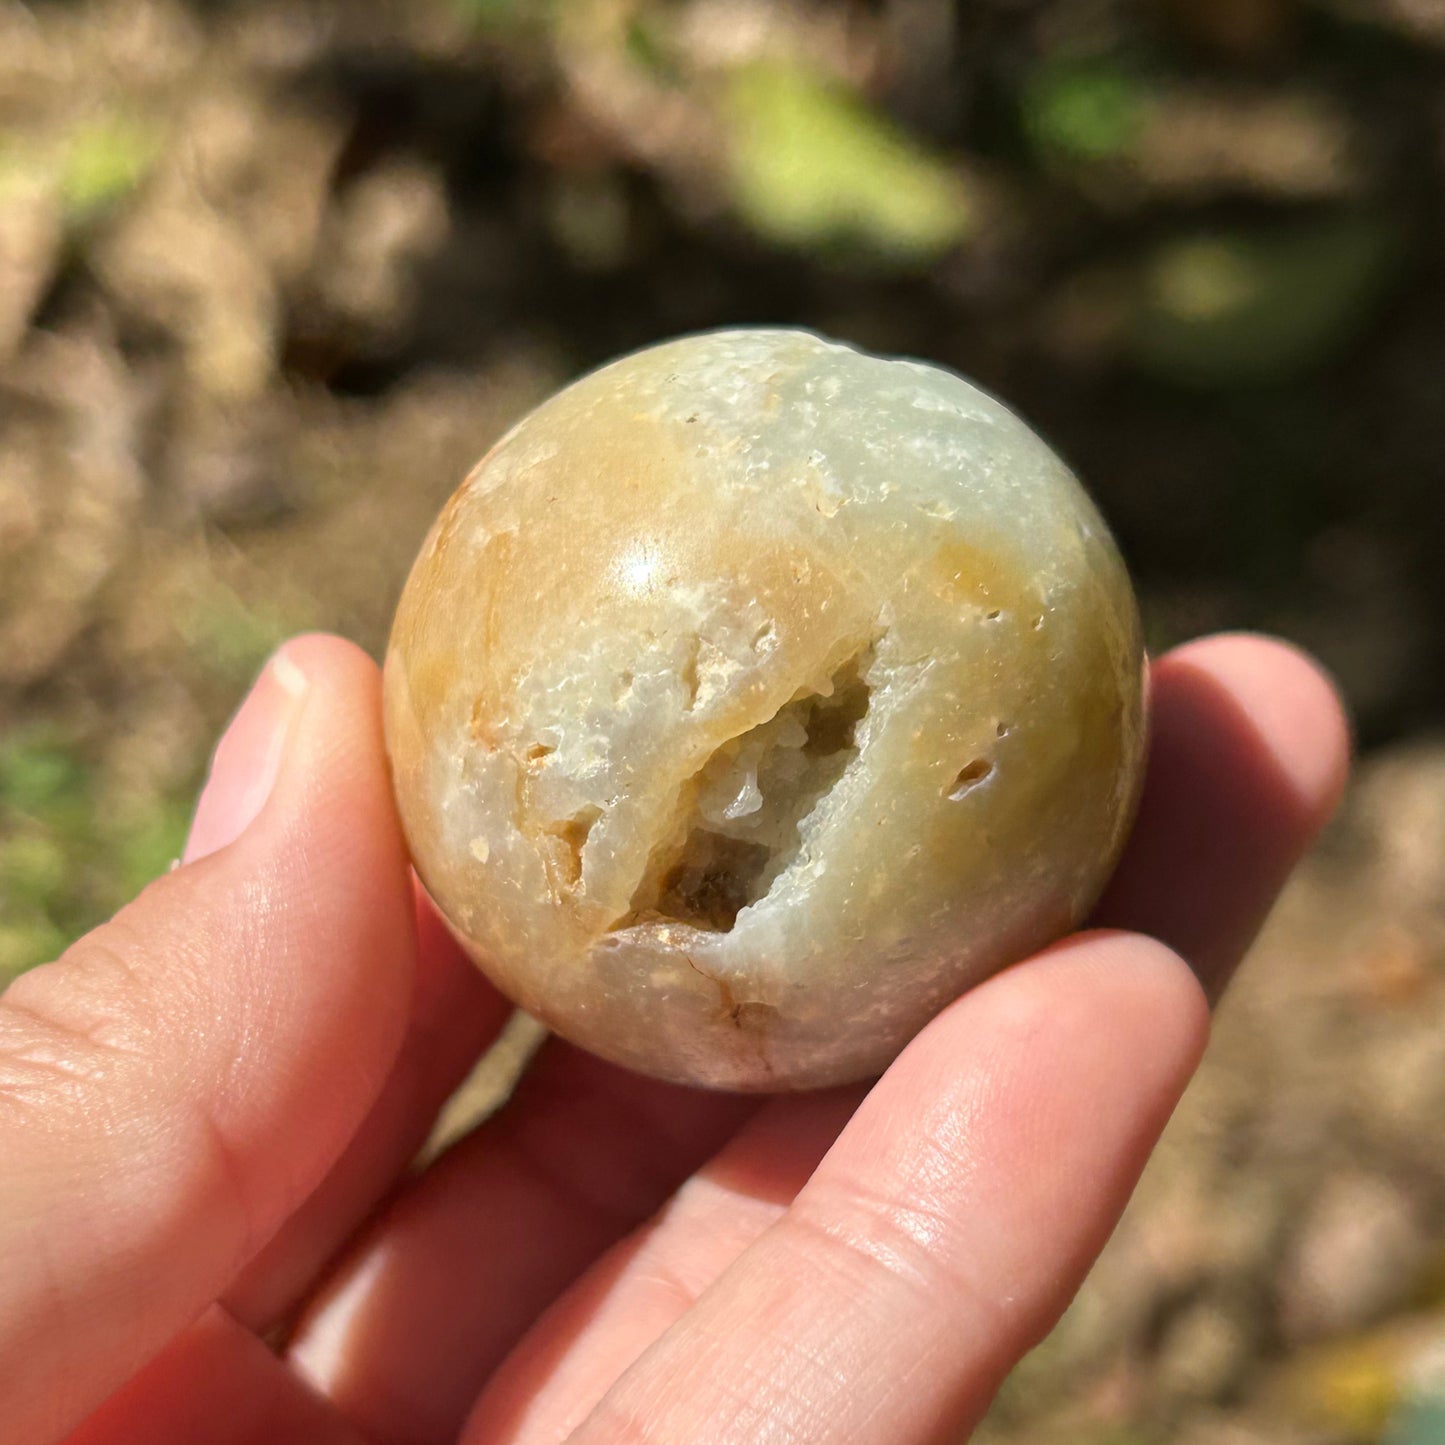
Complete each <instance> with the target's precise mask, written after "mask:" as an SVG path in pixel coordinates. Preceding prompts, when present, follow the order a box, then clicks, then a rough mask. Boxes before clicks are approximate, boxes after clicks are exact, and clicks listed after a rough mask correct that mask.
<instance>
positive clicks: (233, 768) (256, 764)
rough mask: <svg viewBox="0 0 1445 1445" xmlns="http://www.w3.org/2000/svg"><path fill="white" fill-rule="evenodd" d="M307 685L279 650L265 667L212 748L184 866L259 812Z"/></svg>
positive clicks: (243, 828)
mask: <svg viewBox="0 0 1445 1445" xmlns="http://www.w3.org/2000/svg"><path fill="white" fill-rule="evenodd" d="M306 687H307V682H306V674H305V673H304V672H302V670H301V669H300V668H299V667H298V666H297V665H296V663H295V662H294V661H292V659H291V658H289V657H288V656H287V655H286V652H285V649H284V648H283V649H282V650H281V651H280V652H278V653H277V654H276V655H275V656H274V657H273V658H272V659H271V661H270V662H268V663H267V664H266V667H265V669H264V670H263V671H262V673H261V676H260V677H259V678H257V679H256V685H255V686H254V687H253V688H252V689H251V691H250V693H249V694H248V695H247V697H246V700H245V702H243V703H242V704H241V708H240V711H239V712H237V714H236V716H235V717H234V718H232V719H231V725H230V726H229V727H228V728H227V729H226V731H225V734H224V736H223V737H222V738H221V741H220V742H219V743H218V744H217V745H216V752H215V755H214V756H213V757H212V759H211V772H210V776H209V777H208V778H207V779H206V786H205V787H204V788H203V789H202V790H201V796H200V800H199V802H197V804H196V816H195V818H194V819H193V820H192V822H191V832H190V837H189V838H187V840H186V851H185V856H184V858H183V860H182V861H183V862H186V863H193V862H195V860H196V859H197V858H204V857H205V856H206V855H207V854H208V853H214V852H216V851H217V850H218V849H220V848H224V847H226V845H227V844H228V843H234V842H235V841H236V839H237V838H239V837H240V836H241V834H242V833H244V832H245V831H246V829H247V827H249V826H250V824H251V823H252V821H253V820H254V819H255V817H256V815H257V814H258V813H259V812H260V811H261V809H262V807H263V806H264V804H265V802H266V799H267V798H268V797H269V796H270V795H271V789H272V787H273V786H274V785H275V782H276V775H277V773H278V772H279V771H280V769H281V759H282V757H283V756H284V755H285V752H286V743H287V740H288V738H289V737H290V735H291V727H292V724H293V723H294V722H295V720H296V717H297V715H298V714H299V712H300V711H301V703H302V700H303V699H304V697H305V695H306Z"/></svg>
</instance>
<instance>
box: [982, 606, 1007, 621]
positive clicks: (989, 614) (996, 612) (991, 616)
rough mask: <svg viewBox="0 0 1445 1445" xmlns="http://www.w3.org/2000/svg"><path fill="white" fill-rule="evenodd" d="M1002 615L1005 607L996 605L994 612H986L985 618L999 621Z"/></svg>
mask: <svg viewBox="0 0 1445 1445" xmlns="http://www.w3.org/2000/svg"><path fill="white" fill-rule="evenodd" d="M1002 616H1003V608H1001V607H995V608H994V609H993V611H992V612H987V613H985V614H984V617H985V620H986V621H989V622H997V621H998V620H999V618H1000V617H1002Z"/></svg>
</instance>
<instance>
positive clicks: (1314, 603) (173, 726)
mask: <svg viewBox="0 0 1445 1445" xmlns="http://www.w3.org/2000/svg"><path fill="white" fill-rule="evenodd" d="M760 321H768V322H786V323H798V324H802V325H807V326H811V327H816V328H819V329H821V330H824V331H826V332H829V333H832V334H834V335H837V336H840V337H843V338H846V339H850V340H854V341H857V342H860V343H862V344H864V345H867V346H869V347H873V348H878V349H882V350H886V351H897V352H905V353H911V354H914V355H918V356H922V357H926V358H929V359H933V360H936V361H940V362H943V363H946V364H947V365H949V366H952V367H955V368H957V369H959V370H962V371H964V372H966V373H968V374H970V375H972V376H974V377H976V378H978V379H979V380H980V381H981V382H982V383H983V384H984V385H986V386H988V387H989V388H991V389H992V390H994V391H996V392H998V393H1000V394H1001V395H1002V396H1004V397H1005V398H1006V399H1008V400H1009V401H1010V402H1011V403H1012V404H1013V405H1015V406H1016V407H1017V408H1018V409H1020V410H1021V411H1022V412H1023V413H1024V414H1025V415H1026V416H1028V417H1029V418H1030V419H1031V420H1032V421H1033V422H1034V423H1035V424H1036V425H1037V426H1038V427H1039V428H1040V429H1041V430H1042V431H1043V432H1045V434H1047V435H1048V436H1049V437H1051V438H1052V440H1053V441H1054V443H1055V444H1056V445H1057V446H1058V447H1059V448H1060V449H1061V450H1062V451H1063V452H1064V453H1065V454H1066V455H1067V456H1068V457H1069V458H1071V460H1072V461H1073V462H1074V463H1075V464H1076V466H1077V467H1078V469H1079V470H1080V471H1081V473H1082V474H1083V476H1084V477H1085V479H1086V480H1087V482H1088V484H1089V485H1090V486H1091V488H1092V489H1093V490H1094V492H1095V493H1096V495H1097V496H1098V498H1099V500H1100V502H1101V504H1102V507H1103V509H1104V511H1105V513H1106V514H1107V515H1108V517H1109V518H1110V519H1111V521H1112V522H1113V524H1114V526H1115V528H1116V530H1117V532H1118V534H1119V537H1120V539H1121V541H1122V543H1123V546H1124V549H1125V551H1126V553H1127V554H1128V556H1129V559H1130V561H1131V564H1132V566H1133V568H1134V571H1135V575H1136V577H1137V579H1138V582H1139V585H1140V588H1141V594H1142V600H1143V604H1144V610H1145V614H1146V619H1147V627H1148V635H1149V639H1150V643H1151V646H1153V647H1155V648H1160V647H1164V646H1167V645H1169V644H1170V643H1172V642H1175V641H1177V640H1180V639H1182V638H1185V637H1188V636H1190V635H1192V634H1194V633H1196V632H1199V631H1202V630H1205V629H1210V628H1217V627H1240V626H1243V627H1263V628H1269V629H1273V630H1277V631H1280V632H1283V633H1284V634H1286V635H1288V636H1290V637H1293V638H1295V639H1297V640H1299V641H1300V642H1302V643H1304V644H1305V645H1307V646H1309V647H1311V648H1313V649H1315V650H1316V651H1317V652H1319V653H1320V654H1321V655H1322V656H1323V657H1324V658H1325V660H1326V661H1327V662H1328V663H1329V665H1330V666H1331V667H1332V668H1333V669H1334V670H1335V672H1336V674H1337V676H1338V677H1339V678H1340V679H1341V682H1342V685H1343V687H1344V689H1345V691H1346V692H1347V694H1348V696H1349V699H1350V702H1351V705H1352V707H1353V710H1354V713H1355V717H1356V719H1357V723H1358V728H1359V734H1360V738H1361V742H1362V747H1363V752H1364V757H1363V763H1362V767H1361V770H1360V774H1359V778H1358V781H1357V784H1356V786H1355V788H1354V790H1353V792H1352V795H1351V797H1350V799H1349V801H1348V803H1347V806H1346V808H1345V810H1344V813H1343V815H1342V817H1341V818H1340V820H1339V821H1338V823H1337V824H1336V825H1335V827H1334V828H1333V829H1332V831H1331V833H1330V834H1329V835H1328V837H1327V838H1326V840H1325V842H1324V844H1323V845H1322V846H1321V847H1320V849H1319V850H1318V851H1317V854H1316V856H1315V857H1314V858H1313V859H1312V860H1311V861H1310V863H1309V865H1308V866H1307V867H1306V869H1305V870H1304V871H1303V873H1302V875H1301V877H1300V878H1299V879H1298V881H1297V882H1296V884H1295V885H1294V886H1293V888H1292V889H1291V891H1290V893H1289V894H1288V896H1287V898H1286V899H1285V901H1284V903H1283V904H1282V906H1281V907H1280V909H1279V910H1278V912H1277V915H1276V917H1275V919H1274V921H1273V922H1272V924H1271V926H1270V929H1269V931H1268V932H1267V934H1266V936H1265V938H1264V939H1263V941H1262V942H1261V944H1260V946H1259V948H1258V950H1257V952H1256V956H1255V958H1254V960H1253V962H1252V965H1251V967H1250V968H1249V970H1247V973H1246V975H1245V977H1244V978H1243V979H1242V981H1241V983H1240V986H1239V988H1238V989H1237V991H1236V993H1235V994H1234V996H1233V997H1232V998H1231V999H1230V1000H1229V1002H1228V1003H1227V1005H1226V1007H1225V1008H1224V1010H1223V1015H1222V1018H1221V1021H1220V1026H1219V1032H1218V1037H1217V1044H1216V1047H1215V1049H1214V1051H1213V1053H1212V1055H1211V1058H1210V1060H1209V1062H1208V1064H1207V1066H1206V1068H1205V1071H1204V1073H1203V1075H1202V1076H1201V1078H1200V1080H1199V1081H1198V1083H1197V1084H1196V1086H1195V1087H1194V1089H1193V1090H1192V1091H1191V1093H1190V1095H1189V1098H1188V1099H1187V1101H1186V1103H1185V1106H1184V1108H1183V1109H1182V1111H1181V1113H1180V1115H1179V1116H1178V1118H1177V1119H1176V1121H1175V1123H1174V1125H1173V1126H1172V1128H1171V1130H1170V1133H1169V1135H1168V1138H1167V1141H1166V1144H1165V1147H1164V1149H1163V1150H1162V1152H1161V1154H1160V1156H1159V1158H1158V1159H1157V1160H1156V1162H1155V1163H1154V1165H1153V1166H1151V1169H1150V1172H1149V1174H1148V1176H1147V1177H1146V1180H1145V1183H1144V1186H1143V1188H1142V1190H1141V1192H1140V1195H1139V1197H1138V1199H1137V1201H1136V1203H1135V1205H1134V1206H1133V1207H1132V1209H1131V1211H1130V1214H1129V1216H1128V1218H1127V1220H1126V1222H1125V1224H1124V1226H1123V1227H1122V1229H1121V1230H1120V1232H1119V1234H1118V1236H1117V1237H1116V1238H1115V1240H1114V1242H1113V1244H1112V1245H1111V1246H1110V1248H1109V1251H1108V1253H1107V1254H1106V1256H1105V1258H1104V1260H1103V1262H1102V1263H1101V1264H1100V1266H1099V1268H1098V1269H1097V1270H1096V1272H1095V1274H1094V1277H1093V1278H1092V1280H1091V1282H1090V1284H1089V1285H1088V1287H1087V1288H1086V1290H1085V1292H1084V1294H1083V1296H1082V1297H1081V1298H1080V1300H1079V1302H1078V1304H1077V1305H1076V1307H1075V1308H1074V1310H1073V1311H1072V1313H1071V1315H1070V1316H1069V1317H1068V1319H1067V1320H1066V1321H1065V1323H1064V1325H1063V1327H1062V1328H1061V1329H1060V1330H1059V1331H1058V1332H1057V1333H1056V1335H1055V1336H1054V1337H1053V1338H1052V1339H1051V1340H1050V1341H1049V1342H1048V1343H1047V1344H1046V1345H1045V1346H1044V1347H1043V1348H1042V1349H1041V1350H1040V1351H1039V1352H1038V1353H1037V1355H1036V1356H1034V1357H1033V1358H1032V1359H1031V1360H1030V1361H1029V1362H1027V1363H1026V1365H1025V1367H1024V1368H1023V1369H1022V1370H1021V1371H1020V1372H1019V1373H1018V1374H1017V1375H1016V1377H1015V1378H1014V1380H1013V1381H1012V1382H1011V1383H1010V1385H1009V1386H1008V1388H1007V1390H1006V1392H1005V1395H1004V1397H1003V1399H1002V1400H1001V1401H1000V1403H999V1405H998V1408H997V1409H996V1411H995V1412H994V1416H993V1418H992V1419H991V1420H990V1422H989V1424H988V1426H987V1428H986V1431H985V1438H986V1439H987V1441H989V1442H995V1445H1000V1442H1005V1441H1006V1442H1017V1445H1025V1442H1027V1445H1052V1442H1065V1441H1067V1442H1069V1445H1163V1442H1170V1445H1173V1442H1180V1445H1356V1442H1377V1441H1387V1442H1389V1445H1440V1442H1445V741H1442V735H1441V733H1440V731H1439V729H1440V723H1441V718H1442V707H1445V605H1442V603H1445V566H1442V565H1441V560H1440V559H1441V554H1442V545H1445V501H1442V498H1441V492H1442V486H1445V0H1135V3H1124V0H959V3H956V4H950V3H946V0H873V3H862V0H856V3H842V0H832V3H822V0H816V3H803V0H796V3H789V0H672V3H670V0H551V3H548V0H412V3H393V4H386V3H381V0H344V3H343V0H331V3H324V0H284V3H282V0H277V3H242V0H236V3H230V4H223V3H216V4H202V3H199V0H195V3H191V4H186V3H183V0H73V3H61V0H51V3H41V0H32V3H28V4H22V3H18V0H0V982H3V980H4V979H5V978H6V977H8V976H10V975H13V974H14V973H16V972H18V971H19V970H21V969H24V968H25V967H27V966H29V965H31V964H33V963H35V962H38V961H40V960H42V959H45V958H47V957H49V956H51V955H52V954H53V953H54V952H55V951H56V950H58V949H59V948H61V947H62V946H63V945H64V944H65V943H66V942H67V940H69V939H70V938H71V937H72V936H74V935H75V934H76V933H77V932H78V931H80V930H82V929H84V928H86V927H88V926H89V925H90V924H91V923H93V922H94V921H96V920H97V919H98V918H100V917H102V916H103V915H105V914H106V913H108V912H109V911H111V910H112V909H113V908H114V907H115V906H116V905H117V904H118V903H120V902H121V901H122V900H123V899H125V898H126V897H127V896H129V895H130V894H131V893H132V892H133V891H134V890H136V889H137V888H138V887H139V886H140V885H141V884H143V883H144V882H145V881H146V880H147V879H148V878H150V877H152V876H154V875H155V874H156V873H158V872H159V871H161V870H163V869H164V868H165V867H166V866H167V864H168V863H169V862H170V860H171V859H172V858H173V857H175V856H176V854H177V853H178V852H179V850H180V846H181V840H182V836H183V833H184V829H185V826H186V821H187V818H188V815H189V811H190V807H191V803H192V799H193V797H194V794H195V790H196V788H197V786H198V782H199V780H200V778H201V776H202V773H203V770H204V766H205V761H206V757H207V753H208V750H209V747H210V744H211V742H212V740H213V738H214V737H215V735H216V732H217V729H218V728H219V727H220V726H221V724H222V723H223V721H224V719H225V718H226V716H227V715H228V713H229V711H230V710H231V709H232V708H233V707H234V706H235V703H236V701H237V699H238V697H239V696H240V693H241V692H242V690H243V689H244V688H245V686H246V685H247V684H248V683H249V681H250V680H251V678H252V676H253V675H254V672H255V670H256V669H257V668H258V666H259V665H260V664H261V662H262V661H263V659H264V658H265V656H266V654H267V653H268V651H269V650H270V648H271V647H272V646H273V645H274V643H275V642H276V641H277V640H278V639H280V638H281V637H283V636H285V635H287V634H289V633H291V632H293V631H295V630H297V629H301V628H312V627H324V628H334V629H338V630H340V631H342V632H344V633H346V634H348V635H350V636H352V637H354V638H356V639H357V640H359V641H360V642H362V643H363V644H364V645H366V646H367V647H369V648H371V649H372V650H373V651H375V652H378V653H379V651H380V649H381V648H382V646H383V644H384V639H385V634H386V627H387V623H388V619H389V616H390V612H391V608H392V605H393V603H394V601H395V598H396V595H397V592H398V590H399V587H400V583H401V580H402V577H403V574H404V571H405V568H406V566H407V564H408V563H409V561H410V559H411V556H412V554H413V552H414V550H415V548H416V546H417V544H418V542H419V540H420V538H421V535H422V533H423V531H424V530H425V528H426V526H427V524H428V522H429V521H430V519H431V517H432V516H433V515H434V513H435V512H436V510H437V509H438V508H439V506H440V505H441V503H442V501H443V500H444V498H445V497H446V495H447V494H448V493H449V492H450V490H451V489H452V487H453V486H454V485H455V484H456V482H457V481H458V480H459V479H460V478H461V476H462V475H463V473H464V472H465V471H466V469H467V468H468V467H469V465H470V463H471V462H472V461H473V460H474V459H475V458H476V457H477V456H479V455H480V454H481V452H482V451H484V450H485V448H486V447H487V446H488V444H489V443H490V442H491V441H492V440H493V439H494V437H495V436H496V435H497V434H498V433H499V432H500V430H501V429H502V428H504V427H505V426H506V425H508V424H509V423H510V422H511V421H512V420H515V419H516V418H517V417H518V416H519V415H520V414H521V413H522V412H523V411H524V410H525V409H527V408H528V407H529V406H531V405H532V404H533V403H535V402H536V401H538V400H540V399H541V398H542V397H543V396H544V395H545V394H546V393H547V392H549V391H550V390H551V389H553V388H554V387H556V386H557V385H559V384H560V383H562V382H563V381H565V380H566V379H567V378H569V377H571V376H573V375H575V374H576V373H577V372H578V371H579V370H581V369H583V368H586V367H589V366H592V365H594V364H596V363H598V362H600V361H602V360H604V359H606V358H608V357H610V356H612V355H613V354H615V353H617V352H619V351H622V350H624V349H627V348H631V347H635V346H638V345H642V344H645V343H647V342H650V341H653V340H656V339H659V338H662V337H664V336H667V335H670V334H672V333H675V332H678V331H683V330H688V329H693V328H699V327H707V326H715V325H718V324H722V323H735V322H760Z"/></svg>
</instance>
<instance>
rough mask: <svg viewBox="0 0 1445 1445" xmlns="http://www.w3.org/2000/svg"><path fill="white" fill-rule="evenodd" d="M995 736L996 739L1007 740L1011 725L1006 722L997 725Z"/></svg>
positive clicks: (995, 725) (994, 729)
mask: <svg viewBox="0 0 1445 1445" xmlns="http://www.w3.org/2000/svg"><path fill="white" fill-rule="evenodd" d="M993 735H994V737H996V738H1006V737H1007V736H1008V735H1009V725H1008V724H1007V723H1006V722H1000V723H995V724H994V727H993Z"/></svg>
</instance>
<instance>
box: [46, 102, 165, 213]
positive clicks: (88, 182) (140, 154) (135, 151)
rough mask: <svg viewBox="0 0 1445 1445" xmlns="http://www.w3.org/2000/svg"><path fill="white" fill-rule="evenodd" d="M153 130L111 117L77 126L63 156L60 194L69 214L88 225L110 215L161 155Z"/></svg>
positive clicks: (128, 118)
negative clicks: (104, 213) (104, 214)
mask: <svg viewBox="0 0 1445 1445" xmlns="http://www.w3.org/2000/svg"><path fill="white" fill-rule="evenodd" d="M160 141H161V137H160V136H159V134H158V133H157V131H156V129H155V127H154V126H151V125H148V124H146V123H144V122H142V121H140V120H138V119H136V118H134V117H129V116H123V115H118V116H111V117H108V118H106V119H104V120H98V121H92V122H89V123H88V124H85V125H82V126H79V127H77V128H76V129H75V130H74V131H72V132H71V133H70V135H69V136H68V137H67V139H66V141H65V143H64V145H63V146H62V148H61V156H60V194H61V198H62V200H63V202H64V204H65V209H66V213H67V214H68V215H69V216H70V217H71V219H72V220H74V221H84V220H87V219H89V218H90V217H91V216H94V215H96V214H97V213H98V212H101V211H104V210H108V209H109V208H110V207H111V206H113V205H115V204H116V203H117V202H119V201H121V200H124V198H125V197H126V196H128V195H130V193H131V192H132V191H134V190H135V189H136V187H137V186H139V185H140V183H141V182H142V181H143V180H144V179H145V177H146V175H147V174H148V173H149V171H150V169H151V166H152V165H153V164H154V162H155V159H156V156H157V155H158V154H159V151H160Z"/></svg>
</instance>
